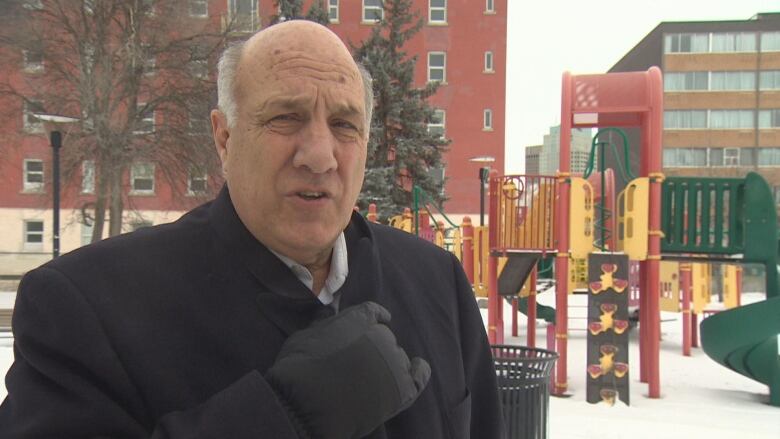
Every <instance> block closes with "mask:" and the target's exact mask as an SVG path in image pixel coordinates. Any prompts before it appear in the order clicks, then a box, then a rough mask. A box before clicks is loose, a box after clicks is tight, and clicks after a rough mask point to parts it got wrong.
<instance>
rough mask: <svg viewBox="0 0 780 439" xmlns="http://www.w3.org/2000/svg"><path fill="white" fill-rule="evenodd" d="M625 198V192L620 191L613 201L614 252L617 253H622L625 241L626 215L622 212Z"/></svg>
mask: <svg viewBox="0 0 780 439" xmlns="http://www.w3.org/2000/svg"><path fill="white" fill-rule="evenodd" d="M625 196H626V191H625V190H623V191H621V192H620V193H619V194H618V196H617V200H616V201H615V209H617V230H616V231H615V233H616V238H617V239H615V242H616V243H617V244H615V250H617V251H619V252H623V251H624V247H625V243H624V242H623V241H624V240H625V236H624V235H625V232H624V226H625V222H626V213H625V212H624V211H623V207H624V206H625V203H624V202H623V199H624V198H625ZM629 259H630V257H629Z"/></svg>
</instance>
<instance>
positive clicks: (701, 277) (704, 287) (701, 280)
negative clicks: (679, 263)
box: [691, 262, 711, 314]
mask: <svg viewBox="0 0 780 439" xmlns="http://www.w3.org/2000/svg"><path fill="white" fill-rule="evenodd" d="M691 266H692V268H691V278H692V283H693V312H694V313H696V314H701V312H702V311H703V310H704V308H706V307H707V305H708V304H709V303H710V273H711V267H710V264H702V263H696V262H695V263H693V264H691Z"/></svg>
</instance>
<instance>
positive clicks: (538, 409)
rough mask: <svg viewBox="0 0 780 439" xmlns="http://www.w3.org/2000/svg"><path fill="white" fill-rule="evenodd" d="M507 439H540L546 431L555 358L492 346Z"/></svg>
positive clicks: (536, 351)
mask: <svg viewBox="0 0 780 439" xmlns="http://www.w3.org/2000/svg"><path fill="white" fill-rule="evenodd" d="M491 350H492V351H493V362H494V364H495V366H496V376H497V381H498V395H499V398H500V399H501V407H502V408H503V412H504V424H505V426H506V433H507V436H506V437H507V439H543V438H546V437H547V430H548V429H549V419H548V415H549V411H550V373H551V372H552V369H553V366H554V365H555V360H557V359H558V354H557V353H556V352H553V351H548V350H546V349H536V348H529V347H524V346H509V345H492V346H491Z"/></svg>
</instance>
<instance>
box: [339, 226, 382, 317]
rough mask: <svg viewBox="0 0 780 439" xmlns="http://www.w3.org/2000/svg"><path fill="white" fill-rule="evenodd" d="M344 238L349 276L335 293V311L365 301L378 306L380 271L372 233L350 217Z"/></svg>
mask: <svg viewBox="0 0 780 439" xmlns="http://www.w3.org/2000/svg"><path fill="white" fill-rule="evenodd" d="M344 237H345V238H346V241H347V257H348V260H349V276H347V280H346V282H344V285H343V286H342V287H341V289H339V294H341V299H340V302H339V309H344V308H347V307H350V306H353V305H357V304H360V303H363V302H367V301H373V302H377V303H379V302H381V297H382V270H381V265H380V259H379V253H378V251H377V248H376V245H375V241H374V239H373V233H372V232H371V229H369V227H368V224H367V223H366V220H365V219H364V218H363V217H362V216H360V215H359V214H357V213H353V215H352V221H351V222H350V224H349V226H347V228H346V230H344Z"/></svg>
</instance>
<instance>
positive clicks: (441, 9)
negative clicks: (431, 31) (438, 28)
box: [428, 0, 447, 24]
mask: <svg viewBox="0 0 780 439" xmlns="http://www.w3.org/2000/svg"><path fill="white" fill-rule="evenodd" d="M428 23H435V24H442V23H447V0H428Z"/></svg>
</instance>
